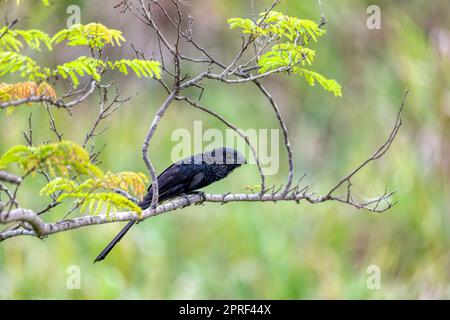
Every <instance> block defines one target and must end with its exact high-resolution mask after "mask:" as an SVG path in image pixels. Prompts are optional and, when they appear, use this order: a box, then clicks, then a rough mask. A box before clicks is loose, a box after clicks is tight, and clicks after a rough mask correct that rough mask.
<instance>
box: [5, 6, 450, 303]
mask: <svg viewBox="0 0 450 320" xmlns="http://www.w3.org/2000/svg"><path fill="white" fill-rule="evenodd" d="M159 2H167V1H162V0H160V1H159ZM169 2H170V1H169ZM270 2H271V1H270V0H267V1H266V0H264V1H263V0H255V7H256V10H258V11H262V9H263V8H264V7H266V6H268V5H269V4H270ZM321 2H322V6H321V7H320V6H319V3H318V1H314V0H310V1H306V0H305V1H293V0H292V1H291V0H284V1H282V4H281V6H280V7H279V9H278V10H279V11H282V12H284V13H285V14H288V15H292V16H298V17H303V18H309V19H313V20H315V21H319V20H320V11H321V9H322V10H323V12H324V14H325V16H326V18H327V20H328V24H327V25H326V29H327V35H326V36H325V37H324V38H323V39H322V40H321V41H320V42H319V43H318V44H317V45H314V48H316V49H317V56H316V64H315V65H314V68H313V69H314V70H316V71H318V72H320V73H322V74H324V75H325V76H328V77H330V78H333V79H336V80H337V81H338V82H340V83H341V84H342V85H343V97H342V98H334V97H333V96H332V95H331V94H329V93H327V92H325V91H324V90H322V89H320V88H318V87H314V88H310V87H308V86H307V84H306V82H305V81H304V80H303V79H301V78H295V77H288V76H275V77H273V78H271V79H268V80H265V81H264V83H265V84H266V85H267V87H268V88H269V89H270V90H271V91H272V92H273V95H274V97H275V99H277V101H278V102H279V105H280V107H281V109H282V113H283V116H284V117H285V118H286V119H287V123H288V127H289V131H290V134H291V142H292V146H293V150H294V152H295V169H296V173H297V175H298V176H300V175H302V174H303V173H307V174H308V175H307V178H306V180H305V182H306V183H308V184H309V185H310V186H311V188H312V189H314V190H315V191H317V192H318V193H319V194H320V193H324V192H326V191H327V190H328V189H329V188H330V187H331V186H332V185H333V184H334V183H336V181H337V180H338V179H339V178H340V177H342V176H343V175H344V174H346V173H347V172H348V171H349V170H350V169H352V168H354V167H355V166H356V165H357V164H359V163H360V162H361V161H362V160H364V159H365V158H367V156H368V155H370V154H371V153H372V152H373V151H374V150H375V149H376V147H378V146H379V144H380V143H382V142H383V141H384V140H385V139H386V137H387V135H388V134H389V132H390V129H391V128H392V125H393V121H394V118H395V113H396V111H397V109H398V107H399V105H400V102H401V100H402V96H403V93H404V90H405V89H410V96H409V99H408V102H407V108H406V110H405V113H404V125H403V126H402V128H401V130H400V133H399V135H398V137H397V140H396V141H395V142H394V144H393V145H392V148H391V150H390V151H389V153H388V154H387V155H386V156H385V157H384V158H383V159H382V160H381V161H378V162H376V163H374V164H372V165H370V166H369V167H368V168H366V170H365V171H363V172H362V173H361V174H360V175H358V177H357V178H356V179H355V180H354V188H355V191H356V192H357V194H358V195H359V196H361V198H366V197H370V196H376V195H379V194H380V193H383V192H384V188H385V187H386V186H387V187H388V188H389V190H397V191H398V193H397V194H396V195H395V200H397V201H398V204H397V205H396V206H395V207H394V208H392V209H391V210H389V211H387V212H385V213H383V214H375V213H370V212H366V211H358V210H356V209H354V208H352V207H349V206H346V205H343V204H338V203H325V204H320V205H309V204H306V203H301V204H299V205H297V204H295V203H277V204H274V203H230V204H227V205H223V206H222V205H218V204H212V203H209V204H206V205H204V206H193V207H189V208H186V209H183V210H179V211H176V212H173V213H170V214H164V215H162V216H158V217H156V218H152V219H149V220H146V221H145V222H143V223H141V224H139V225H138V226H137V227H135V228H133V230H132V232H130V233H129V234H128V235H127V236H126V238H125V239H124V240H122V241H121V242H120V244H119V245H118V246H117V247H116V249H115V250H114V251H113V252H112V253H111V254H110V256H109V257H108V258H107V259H106V260H105V261H104V262H102V263H99V264H95V265H94V264H92V261H93V259H94V258H95V257H96V255H97V254H98V253H99V252H100V250H101V249H103V247H104V246H105V245H106V244H107V243H108V242H109V241H110V240H111V239H112V237H114V235H115V234H116V232H118V231H119V229H120V228H121V226H122V225H121V224H109V225H102V226H94V227H89V228H84V229H78V230H75V231H70V232H66V233H60V234H56V235H52V236H50V237H49V238H47V239H45V240H44V241H41V240H39V239H35V238H29V237H19V238H14V239H10V240H7V241H4V242H2V243H1V244H0V298H3V299H14V298H25V299H39V298H44V299H47V298H62V299H71V298H89V299H93V298H97V299H118V298H123V299H133V298H145V299H181V298H184V299H220V298H223V299H231V298H236V299H244V298H247V299H302V298H309V299H316V298H332V299H337V298H346V299H361V298H363V299H366V298H369V299H373V298H383V299H396V298H414V299H416V298H424V299H427V298H449V297H450V272H449V270H450V256H449V245H450V217H449V213H450V212H449V208H450V205H449V204H450V200H449V199H448V194H449V191H450V188H449V186H450V182H449V180H450V139H449V137H450V135H449V132H450V21H449V19H448V14H449V13H450V2H448V1H446V0H435V1H432V2H431V1H425V0H415V1H406V0H405V1H387V0H386V1H376V0H375V1H356V0H340V1H335V0H322V1H321ZM250 3H251V2H250V1H242V0H228V1H221V0H192V1H190V2H189V5H188V6H184V7H183V9H184V12H185V13H186V14H191V15H192V16H193V17H194V18H195V25H194V36H196V37H197V39H199V42H201V43H202V44H203V45H204V46H205V47H207V48H209V49H211V50H212V51H213V52H215V53H216V54H217V55H218V56H219V57H220V58H221V59H222V60H223V61H227V62H228V61H231V59H232V58H233V54H234V53H235V52H236V50H238V48H239V46H240V38H239V35H238V32H237V31H229V30H228V27H227V24H226V19H227V18H229V17H237V16H240V17H249V16H250V13H251V5H250ZM74 4H75V5H79V6H80V8H81V21H82V22H83V23H88V22H92V21H96V22H101V23H103V24H105V25H107V26H109V27H113V28H117V29H120V30H123V34H124V36H125V38H127V42H126V43H125V45H123V46H122V47H121V48H120V49H118V50H116V51H115V53H114V55H111V56H117V57H119V56H120V57H130V56H131V55H132V54H133V50H132V48H131V43H133V44H134V45H135V46H136V47H137V48H138V49H140V50H142V51H144V52H145V53H146V54H147V56H148V57H150V56H152V53H153V52H155V51H156V50H157V45H156V43H155V42H154V41H153V40H154V38H153V35H152V32H151V31H150V30H149V29H147V28H146V27H145V26H144V25H143V24H142V23H140V22H139V21H138V20H137V19H135V18H133V16H132V15H131V14H130V13H127V14H120V11H119V10H118V9H114V8H113V3H112V2H111V3H108V2H103V1H102V2H100V1H55V3H54V4H53V5H52V6H50V7H48V8H46V7H43V6H42V5H41V4H40V2H35V1H31V0H30V1H23V3H22V4H21V5H20V6H19V7H17V6H16V4H15V1H9V2H7V3H3V2H2V3H1V4H0V11H1V14H0V16H2V17H3V16H4V14H5V13H8V16H9V18H10V19H12V18H14V17H27V18H26V19H23V20H21V21H20V23H19V24H18V25H17V28H21V29H25V28H39V29H43V30H44V31H46V32H48V33H51V34H52V33H54V32H56V31H57V30H59V29H61V28H64V27H65V23H66V19H67V18H68V17H69V15H68V14H67V13H66V9H67V7H68V6H70V5H74ZM371 4H376V5H379V7H380V8H381V26H382V29H381V30H369V29H368V28H367V26H366V20H367V18H368V16H369V14H368V13H367V12H366V10H367V7H368V6H369V5H371ZM99 6H101V8H99ZM163 28H164V27H163ZM59 48H62V47H59ZM77 50H78V51H77ZM80 54H87V52H83V51H82V50H81V49H80V50H79V49H72V50H68V49H66V48H62V49H61V50H59V49H56V50H55V51H54V52H51V53H43V54H41V55H40V56H38V57H37V58H40V59H41V60H39V61H41V62H42V63H43V64H48V65H55V64H56V63H62V62H64V61H66V60H68V59H69V58H73V57H76V56H78V55H80ZM185 67H186V68H188V69H186V70H191V72H192V73H193V74H194V72H196V71H198V67H195V68H193V69H189V68H190V67H189V66H185ZM115 78H116V79H117V80H118V84H119V87H120V89H121V92H122V93H123V95H124V96H126V95H132V94H134V93H138V95H137V96H136V97H135V98H134V99H133V100H132V101H131V102H130V103H128V104H127V105H125V106H124V107H123V108H121V109H119V110H118V111H117V112H116V113H115V114H114V115H113V116H112V118H111V121H112V123H111V126H110V129H109V130H108V131H106V132H105V133H104V134H103V135H102V136H101V137H99V138H98V139H97V140H96V146H97V147H101V146H102V145H103V144H106V145H107V146H106V149H105V151H104V152H103V154H102V158H101V160H102V161H103V163H102V164H101V167H102V168H103V169H105V170H108V169H111V170H113V171H120V170H129V171H141V172H146V170H145V166H144V163H143V161H142V159H141V153H140V149H141V144H142V142H143V138H144V135H145V133H146V130H147V129H148V126H149V124H150V122H151V119H152V118H153V116H154V114H155V112H156V110H157V108H158V107H159V106H160V104H161V102H162V101H163V99H164V93H163V92H162V90H161V87H160V86H158V84H157V83H155V82H153V81H152V80H139V79H137V78H135V77H133V76H129V77H127V78H126V79H125V78H123V77H119V76H115ZM1 80H2V81H6V80H8V81H10V79H1ZM198 93H199V92H198V90H191V92H189V94H190V95H191V96H192V97H197V96H198ZM96 98H97V97H96V96H95V95H94V96H93V97H92V98H91V99H90V100H89V101H87V102H85V103H83V104H82V105H80V106H78V107H77V108H75V109H74V114H73V116H72V117H70V116H69V115H68V114H67V112H65V111H63V110H55V111H54V113H55V117H56V120H57V124H58V126H59V127H60V128H61V130H62V131H63V132H64V139H70V140H73V141H76V142H82V141H83V139H84V135H85V134H86V131H87V129H88V128H89V126H90V125H92V121H94V119H95V115H96V113H97V109H98V106H97V99H96ZM202 102H203V104H205V105H207V106H209V107H210V108H212V109H214V110H215V111H217V112H220V113H222V114H224V115H225V116H226V117H227V118H228V119H230V120H232V121H233V122H234V123H235V124H236V125H237V126H239V127H241V128H243V129H247V128H277V123H276V120H275V119H274V117H273V114H272V112H271V109H270V106H269V105H268V103H267V101H266V100H265V99H264V98H263V97H262V96H260V95H259V94H258V91H257V90H256V89H255V88H254V86H252V85H250V84H249V85H242V86H227V85H223V84H220V83H215V82H208V85H207V87H206V90H205V91H204V93H203V98H202ZM30 112H32V113H33V116H32V120H33V128H34V139H35V142H44V141H47V140H49V139H50V140H54V136H52V134H51V132H50V131H49V130H48V127H49V125H48V118H47V115H46V112H45V109H44V108H42V107H41V106H38V105H35V106H31V107H28V106H22V107H20V108H18V109H17V110H16V111H15V112H14V113H13V114H12V115H10V116H6V114H5V112H1V113H0V153H2V152H4V151H5V150H7V149H8V148H9V147H11V146H13V145H15V144H18V143H24V139H23V136H22V131H24V130H26V129H27V126H28V124H27V118H28V115H29V114H30ZM195 120H201V121H203V127H204V128H218V129H221V130H224V129H225V127H224V126H223V125H222V124H221V123H219V122H217V121H215V120H214V119H212V118H211V117H209V116H208V115H204V114H202V113H199V112H198V111H196V110H194V109H192V108H190V107H189V106H187V105H185V104H182V103H175V104H174V105H172V106H171V107H170V109H169V110H168V112H167V115H166V118H165V119H164V121H163V122H162V123H161V125H160V126H159V128H158V130H157V134H156V136H155V139H154V140H153V142H152V145H151V150H150V155H151V158H152V160H153V162H154V163H155V165H156V168H157V170H158V171H161V170H163V169H164V168H165V167H166V166H168V165H169V164H170V162H171V160H170V152H171V149H172V147H173V146H174V142H173V141H171V139H170V136H171V133H172V131H173V130H174V129H176V128H186V129H188V130H192V128H193V122H194V121H195ZM280 160H281V168H280V172H279V173H278V174H277V175H276V176H271V177H269V180H270V183H272V184H280V183H284V182H285V181H284V177H285V176H286V172H287V164H286V162H285V161H286V155H285V153H284V150H283V149H282V154H281V159H280ZM43 183H44V181H43V180H42V179H41V178H39V177H36V178H34V179H30V181H28V182H27V183H26V185H25V186H24V188H23V190H22V192H21V194H20V200H21V201H22V204H23V206H26V207H29V208H40V207H41V206H43V205H44V203H45V201H46V200H47V199H45V198H43V197H40V196H39V195H38V194H39V193H38V190H39V188H40V187H41V186H42V185H43ZM257 183H258V175H257V170H256V167H255V166H254V165H248V166H246V167H243V168H240V169H239V172H235V173H234V174H232V175H230V177H229V178H227V179H226V180H224V181H223V182H220V183H217V184H215V185H213V186H210V187H208V188H206V190H205V191H207V192H211V193H214V192H226V191H234V192H246V189H245V187H246V186H247V185H252V184H253V185H254V184H257ZM64 209H65V208H64V207H59V208H58V209H55V210H53V211H51V212H50V213H48V214H47V215H46V217H45V219H47V220H48V221H52V220H56V219H58V217H61V216H62V215H63V214H64ZM72 265H76V266H79V267H80V271H81V289H80V290H69V289H68V288H67V286H66V281H67V279H68V276H69V274H68V268H69V267H70V266H72ZM370 265H376V266H379V268H380V270H381V288H380V289H379V290H370V289H368V287H367V285H366V280H367V278H368V274H367V272H366V271H367V268H368V267H369V266H370Z"/></svg>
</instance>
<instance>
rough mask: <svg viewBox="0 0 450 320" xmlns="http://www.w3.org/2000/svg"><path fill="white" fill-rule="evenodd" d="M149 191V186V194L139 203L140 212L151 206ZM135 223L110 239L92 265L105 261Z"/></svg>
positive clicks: (150, 193)
mask: <svg viewBox="0 0 450 320" xmlns="http://www.w3.org/2000/svg"><path fill="white" fill-rule="evenodd" d="M151 190H152V189H151V186H150V188H149V192H148V193H147V195H146V196H145V197H144V199H143V200H142V202H141V203H139V207H141V209H142V210H145V209H147V208H148V207H149V206H150V204H151V199H152V198H153V192H152V191H151ZM135 223H136V221H130V222H128V223H127V225H126V226H125V227H123V229H122V230H120V232H119V233H118V234H117V236H115V237H114V239H112V241H111V242H110V243H109V244H108V245H107V246H106V248H105V249H103V251H102V252H100V254H99V255H98V256H97V258H95V260H94V263H96V262H98V261H102V260H103V259H105V258H106V256H107V255H108V253H109V252H110V251H111V250H112V249H113V248H114V246H115V245H116V244H117V243H118V242H119V241H120V239H122V238H123V236H124V235H125V234H126V233H127V232H128V230H130V228H131V227H132V226H133V225H134V224H135Z"/></svg>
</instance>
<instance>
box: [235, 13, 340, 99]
mask: <svg viewBox="0 0 450 320" xmlns="http://www.w3.org/2000/svg"><path fill="white" fill-rule="evenodd" d="M260 17H261V18H260V19H259V20H258V21H256V22H254V21H252V20H250V19H242V18H232V19H229V20H228V23H229V25H230V28H231V29H235V28H239V29H241V30H242V33H243V34H248V35H249V36H250V37H252V39H256V38H263V39H265V40H267V39H276V40H277V43H276V44H274V45H273V46H272V47H271V48H270V49H269V50H268V51H267V52H265V53H264V54H262V56H261V57H259V60H258V66H259V73H260V74H264V73H267V72H270V71H272V70H281V71H285V72H289V73H291V74H296V75H299V76H303V77H304V78H305V79H306V81H307V83H308V84H309V85H310V86H313V85H315V83H316V82H317V83H319V85H320V86H322V87H323V88H324V89H325V90H327V91H329V92H331V93H333V94H334V95H335V96H338V97H340V96H342V90H341V86H340V85H339V84H338V83H337V82H336V81H335V80H332V79H327V78H326V77H324V76H322V75H321V74H319V73H317V72H314V71H311V70H309V69H306V68H305V66H311V65H312V63H313V61H314V58H315V53H316V52H315V50H313V49H311V48H309V47H308V45H309V43H310V41H311V40H313V41H314V42H317V41H318V39H319V38H320V37H322V36H323V35H324V34H325V30H323V29H321V28H320V27H319V25H318V24H317V23H315V22H314V21H311V20H307V19H299V18H296V17H290V16H286V15H284V14H282V13H280V12H276V11H271V12H268V13H267V12H263V13H261V14H260Z"/></svg>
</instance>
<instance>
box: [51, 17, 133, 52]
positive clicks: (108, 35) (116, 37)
mask: <svg viewBox="0 0 450 320" xmlns="http://www.w3.org/2000/svg"><path fill="white" fill-rule="evenodd" d="M65 40H66V41H67V45H68V46H89V47H92V48H103V47H104V46H105V44H111V45H112V46H114V45H115V44H117V45H118V46H120V42H125V38H124V37H123V36H122V31H119V30H115V29H109V28H107V27H105V26H104V25H103V24H101V23H94V22H92V23H88V24H86V25H83V24H74V25H73V26H71V27H70V28H68V29H63V30H61V31H59V32H58V33H56V34H55V35H54V36H53V38H52V43H60V42H62V41H65Z"/></svg>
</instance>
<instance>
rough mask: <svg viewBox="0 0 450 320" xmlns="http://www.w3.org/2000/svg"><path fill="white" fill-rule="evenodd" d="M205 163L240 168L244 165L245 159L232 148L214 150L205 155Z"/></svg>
mask: <svg viewBox="0 0 450 320" xmlns="http://www.w3.org/2000/svg"><path fill="white" fill-rule="evenodd" d="M204 160H206V162H210V163H215V164H225V165H236V166H240V165H243V164H246V163H247V161H246V160H245V157H244V156H243V155H242V153H240V152H239V151H237V150H235V149H232V148H226V147H221V148H216V149H214V150H212V151H210V152H208V153H207V157H206V158H205V159H204Z"/></svg>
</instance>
